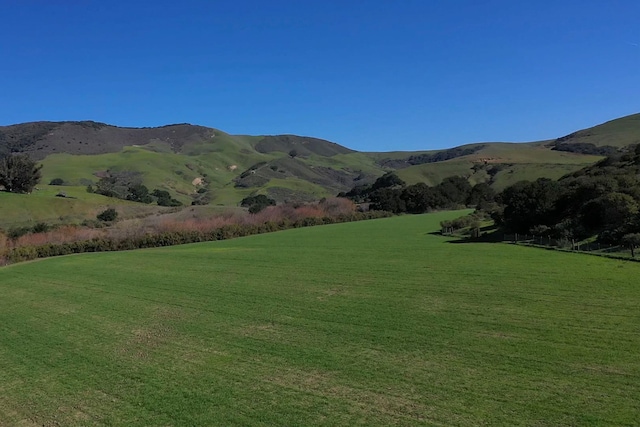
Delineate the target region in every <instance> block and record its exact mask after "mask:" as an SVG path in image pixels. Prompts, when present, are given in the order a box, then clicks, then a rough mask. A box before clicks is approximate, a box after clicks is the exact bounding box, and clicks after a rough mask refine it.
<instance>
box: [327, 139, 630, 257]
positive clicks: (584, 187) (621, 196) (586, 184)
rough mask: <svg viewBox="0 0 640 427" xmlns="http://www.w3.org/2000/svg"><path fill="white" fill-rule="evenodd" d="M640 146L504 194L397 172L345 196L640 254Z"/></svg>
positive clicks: (385, 206) (456, 180) (396, 209)
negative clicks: (453, 213) (452, 212)
mask: <svg viewBox="0 0 640 427" xmlns="http://www.w3.org/2000/svg"><path fill="white" fill-rule="evenodd" d="M639 176H640V144H639V145H637V146H632V147H630V148H628V149H627V151H626V152H621V153H614V154H612V155H611V156H609V157H606V158H605V159H603V160H602V161H600V162H598V163H596V164H595V165H592V166H589V167H586V168H583V169H581V170H579V171H577V172H574V173H571V174H568V175H566V176H564V177H562V178H561V179H559V180H557V181H556V180H551V179H548V178H539V179H537V180H535V181H520V182H517V183H515V184H513V185H511V186H509V187H507V188H505V189H504V190H502V191H501V192H496V191H494V190H493V188H492V187H491V186H489V184H487V183H479V184H476V185H471V184H470V183H469V182H468V180H467V179H465V178H463V177H460V176H452V177H448V178H445V179H444V180H443V181H442V182H441V183H440V184H438V185H435V186H428V185H427V184H425V183H418V184H414V185H406V183H405V182H404V181H403V180H402V179H400V178H399V177H398V176H397V175H396V174H395V173H394V172H389V173H387V174H385V175H383V176H382V177H380V178H378V179H377V180H376V181H375V182H374V183H373V184H371V185H365V186H356V187H354V188H353V189H351V190H350V191H348V192H346V193H340V194H339V195H338V196H341V197H347V198H349V199H351V200H353V201H354V202H356V203H369V208H370V209H373V210H385V211H389V212H393V213H424V212H430V211H433V210H444V209H452V208H460V207H474V208H476V210H477V211H478V212H481V213H484V214H486V215H488V216H490V217H491V218H492V219H493V220H494V222H495V223H496V225H497V226H498V227H499V228H500V231H502V232H505V233H521V234H525V233H526V234H531V235H537V236H546V237H551V238H554V239H569V240H571V239H575V240H582V239H586V238H593V237H594V236H595V237H596V238H597V240H598V241H599V242H603V243H615V244H621V243H622V244H626V245H627V246H629V247H631V248H635V247H640V180H639V179H638V177H639Z"/></svg>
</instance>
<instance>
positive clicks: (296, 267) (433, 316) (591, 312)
mask: <svg viewBox="0 0 640 427" xmlns="http://www.w3.org/2000/svg"><path fill="white" fill-rule="evenodd" d="M459 214H460V213H451V212H449V213H438V214H429V215H420V216H405V217H396V218H390V219H383V220H373V221H365V222H358V223H349V224H337V225H329V226H322V227H314V228H306V229H294V230H289V231H284V232H278V233H273V234H266V235H260V236H252V237H248V238H242V239H236V240H229V241H221V242H214V243H205V244H196V245H186V246H181V247H171V248H162V249H152V250H141V251H132V252H121V253H102V254H87V255H78V256H69V257H63V258H58V259H47V260H43V261H39V262H32V263H27V264H18V265H14V266H11V267H6V268H3V269H0V295H1V296H2V297H1V298H0V425H17V426H35V425H38V426H41V425H47V426H53V425H64V426H92V425H111V426H156V425H157V426H169V425H171V426H187V425H194V426H195V425H225V426H230V425H258V426H260V425H287V426H307V425H326V426H334V425H349V426H351V425H366V426H370V425H384V426H388V425H459V426H469V425H510V426H517V425H536V426H545V425H546V426H560V425H593V426H601V425H629V426H631V425H637V423H638V420H639V419H640V358H639V357H638V350H640V334H638V330H639V329H640V289H639V288H638V283H637V278H638V276H639V274H640V265H639V264H636V263H631V262H623V261H614V260H608V259H602V258H599V257H591V256H585V255H577V254H570V253H556V252H552V251H545V250H540V249H534V248H526V247H518V246H513V245H507V244H455V243H449V241H448V240H447V239H445V238H443V237H439V236H435V235H431V234H430V233H431V232H433V231H434V230H436V229H438V224H439V222H440V221H441V220H443V219H450V218H453V217H456V216H459Z"/></svg>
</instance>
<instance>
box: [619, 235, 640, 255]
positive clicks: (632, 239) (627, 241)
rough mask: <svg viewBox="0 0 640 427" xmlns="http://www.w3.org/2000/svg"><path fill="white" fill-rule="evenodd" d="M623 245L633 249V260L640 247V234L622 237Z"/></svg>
mask: <svg viewBox="0 0 640 427" xmlns="http://www.w3.org/2000/svg"><path fill="white" fill-rule="evenodd" d="M622 244H623V245H625V246H627V247H628V248H629V249H631V258H635V257H636V248H637V247H638V246H640V233H629V234H625V235H624V236H623V237H622Z"/></svg>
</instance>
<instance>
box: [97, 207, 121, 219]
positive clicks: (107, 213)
mask: <svg viewBox="0 0 640 427" xmlns="http://www.w3.org/2000/svg"><path fill="white" fill-rule="evenodd" d="M96 218H98V220H100V221H104V222H111V221H115V220H116V219H118V212H117V211H116V210H115V209H113V208H109V209H106V210H104V211H102V212H100V213H99V214H98V215H96Z"/></svg>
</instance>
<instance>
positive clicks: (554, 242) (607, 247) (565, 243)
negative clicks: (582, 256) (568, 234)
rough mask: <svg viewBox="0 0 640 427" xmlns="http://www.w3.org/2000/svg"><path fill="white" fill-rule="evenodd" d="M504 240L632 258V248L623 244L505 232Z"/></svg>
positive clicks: (520, 243)
mask: <svg viewBox="0 0 640 427" xmlns="http://www.w3.org/2000/svg"><path fill="white" fill-rule="evenodd" d="M502 241H503V242H510V243H515V244H519V245H527V246H537V247H544V248H551V249H560V250H565V251H573V252H588V253H592V254H594V255H603V256H612V257H615V258H630V257H631V250H630V249H629V248H626V247H624V246H622V245H613V244H607V243H600V242H589V243H585V242H579V241H575V240H573V239H554V238H551V237H548V236H535V235H531V234H518V233H515V234H505V235H504V237H503V239H502Z"/></svg>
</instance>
